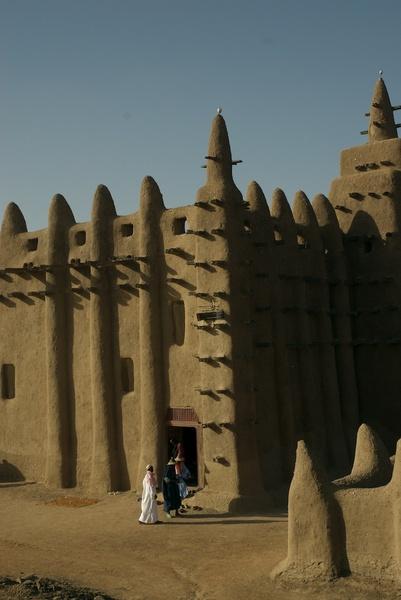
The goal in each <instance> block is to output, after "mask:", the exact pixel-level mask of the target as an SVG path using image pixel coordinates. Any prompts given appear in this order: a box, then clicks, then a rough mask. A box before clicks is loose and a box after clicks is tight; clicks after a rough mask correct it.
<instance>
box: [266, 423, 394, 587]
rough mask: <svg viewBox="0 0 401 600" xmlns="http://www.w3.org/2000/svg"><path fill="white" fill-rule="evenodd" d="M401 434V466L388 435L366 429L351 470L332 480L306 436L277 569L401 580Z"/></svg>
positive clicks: (311, 575) (279, 573) (293, 574)
mask: <svg viewBox="0 0 401 600" xmlns="http://www.w3.org/2000/svg"><path fill="white" fill-rule="evenodd" d="M400 495H401V441H400V442H399V443H398V446H397V453H396V456H395V464H394V470H393V468H392V463H391V462H390V458H389V456H388V454H387V452H386V449H385V447H384V445H383V443H382V442H381V440H380V438H379V437H378V436H377V435H376V434H375V432H374V431H373V430H372V429H371V428H369V427H368V426H367V425H361V427H360V428H359V431H358V438H357V446H356V454H355V460H354V465H353V468H352V471H351V473H350V475H348V476H346V477H343V478H342V479H338V480H335V481H333V482H330V481H329V479H328V478H327V476H326V474H325V472H324V470H323V469H322V468H321V467H320V466H319V461H318V458H317V453H316V451H314V450H312V449H311V448H308V447H307V446H306V445H305V443H304V442H302V441H301V442H299V443H298V450H297V461H296V466H295V473H294V478H293V480H292V483H291V487H290V495H289V506H288V515H289V517H288V554H287V558H286V559H285V561H284V562H283V563H281V564H280V565H278V566H277V567H276V568H275V570H274V571H273V577H275V578H277V579H284V580H288V581H291V580H297V579H298V580H302V581H315V580H319V579H328V580H329V579H332V578H336V577H341V576H347V575H349V574H352V575H359V576H366V577H368V578H372V579H376V580H377V581H385V580H388V581H391V582H396V584H397V585H398V587H399V586H400V585H401V554H400V535H401V533H400V532H401V530H400V506H401V505H400Z"/></svg>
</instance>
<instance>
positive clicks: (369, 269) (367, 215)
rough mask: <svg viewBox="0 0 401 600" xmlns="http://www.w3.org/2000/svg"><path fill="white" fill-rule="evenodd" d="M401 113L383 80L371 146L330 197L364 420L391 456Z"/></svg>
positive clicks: (398, 352) (359, 152) (358, 150)
mask: <svg viewBox="0 0 401 600" xmlns="http://www.w3.org/2000/svg"><path fill="white" fill-rule="evenodd" d="M380 75H382V73H380ZM399 108H401V106H396V107H394V106H392V105H391V102H390V98H389V95H388V93H387V89H386V86H385V83H384V81H383V79H382V77H381V76H380V78H379V79H378V81H377V82H376V85H375V88H374V91H373V97H372V102H371V106H370V109H369V112H368V113H366V116H368V117H369V126H368V129H367V130H366V131H363V132H361V133H362V134H365V135H367V137H368V141H367V143H366V144H364V145H361V146H356V147H353V148H348V149H346V150H343V152H342V153H341V168H340V177H339V178H337V179H335V180H334V181H333V183H332V185H331V190H330V194H329V199H330V202H331V204H332V206H333V208H334V209H335V212H336V214H337V218H338V221H339V224H340V228H341V230H342V232H343V245H344V252H345V258H346V262H347V271H348V273H347V274H346V278H345V279H342V280H341V281H340V282H339V285H344V286H350V287H349V298H350V309H351V310H350V317H351V323H352V340H351V341H350V345H351V347H352V350H353V354H354V362H355V372H356V380H357V387H358V396H359V402H360V407H359V408H360V417H361V419H362V420H363V421H364V422H367V423H369V424H371V425H373V426H375V427H376V429H378V430H379V432H380V433H381V435H382V437H383V438H384V439H385V440H386V441H387V443H388V445H389V449H390V450H392V443H394V441H395V440H396V439H397V438H399V437H400V435H401V425H400V422H401V402H400V389H401V373H400V369H399V364H400V363H401V310H400V306H401V139H399V138H398V137H397V127H398V125H396V124H395V122H394V115H393V113H394V110H397V109H399ZM327 252H331V251H330V248H327Z"/></svg>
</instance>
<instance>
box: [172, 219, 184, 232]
mask: <svg viewBox="0 0 401 600" xmlns="http://www.w3.org/2000/svg"><path fill="white" fill-rule="evenodd" d="M186 232H187V218H186V217H180V218H178V219H174V221H173V233H174V235H182V234H183V233H186Z"/></svg>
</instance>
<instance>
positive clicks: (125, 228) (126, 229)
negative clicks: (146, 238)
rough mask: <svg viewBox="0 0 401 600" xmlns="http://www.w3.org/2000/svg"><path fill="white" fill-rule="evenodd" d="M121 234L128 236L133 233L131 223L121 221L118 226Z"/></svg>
mask: <svg viewBox="0 0 401 600" xmlns="http://www.w3.org/2000/svg"><path fill="white" fill-rule="evenodd" d="M120 232H121V235H122V236H123V237H130V236H131V235H134V226H133V224H132V223H123V224H122V225H121V228H120Z"/></svg>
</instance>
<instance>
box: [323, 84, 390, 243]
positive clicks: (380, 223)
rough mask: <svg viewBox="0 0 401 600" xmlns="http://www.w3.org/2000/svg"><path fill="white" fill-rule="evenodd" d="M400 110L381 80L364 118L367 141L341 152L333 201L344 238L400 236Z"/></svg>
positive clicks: (331, 199)
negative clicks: (397, 112) (396, 113)
mask: <svg viewBox="0 0 401 600" xmlns="http://www.w3.org/2000/svg"><path fill="white" fill-rule="evenodd" d="M399 108H401V107H400V106H396V107H393V106H392V105H391V102H390V98H389V95H388V92H387V88H386V85H385V83H384V81H383V79H382V77H381V76H380V78H379V79H378V81H377V82H376V85H375V88H374V91H373V97H372V102H371V106H370V110H369V112H368V113H366V116H368V117H369V127H368V129H367V130H366V131H362V132H361V133H362V134H365V135H367V136H368V142H367V144H364V145H362V146H355V147H353V148H347V149H346V150H343V151H342V153H341V165H340V177H338V178H337V179H335V180H334V181H333V182H332V185H331V189H330V194H329V199H330V201H331V203H332V205H333V207H334V209H335V211H336V213H337V218H338V221H339V223H340V227H341V229H342V230H343V231H344V233H352V234H353V235H367V236H368V235H370V236H376V235H377V234H378V235H379V236H380V237H381V238H382V239H386V235H387V234H391V235H393V234H398V233H399V232H400V225H401V208H400V200H401V140H400V139H398V136H397V127H398V125H396V124H395V123H394V115H393V111H394V110H397V109H399ZM351 230H352V231H351ZM372 239H373V238H372ZM373 243H374V242H373ZM367 247H368V246H367Z"/></svg>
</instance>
